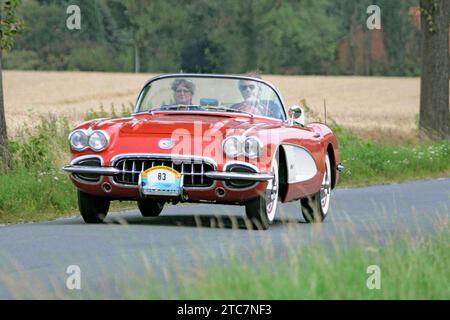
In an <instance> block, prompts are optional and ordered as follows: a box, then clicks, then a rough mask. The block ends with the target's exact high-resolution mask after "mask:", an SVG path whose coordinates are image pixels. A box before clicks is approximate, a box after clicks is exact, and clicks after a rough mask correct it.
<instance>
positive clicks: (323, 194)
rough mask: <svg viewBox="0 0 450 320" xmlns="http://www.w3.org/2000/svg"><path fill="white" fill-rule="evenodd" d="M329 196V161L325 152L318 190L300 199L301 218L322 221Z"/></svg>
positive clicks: (308, 220)
mask: <svg viewBox="0 0 450 320" xmlns="http://www.w3.org/2000/svg"><path fill="white" fill-rule="evenodd" d="M330 198H331V163H330V157H329V155H328V153H327V155H326V157H325V173H324V175H323V179H322V185H321V187H320V190H319V192H317V193H316V194H314V195H312V196H309V197H308V198H304V199H301V200H300V202H301V207H302V214H303V218H305V220H306V222H308V223H312V222H322V221H323V220H324V219H325V218H326V217H327V213H328V210H329V208H330Z"/></svg>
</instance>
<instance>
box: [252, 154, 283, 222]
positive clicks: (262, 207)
mask: <svg viewBox="0 0 450 320" xmlns="http://www.w3.org/2000/svg"><path fill="white" fill-rule="evenodd" d="M271 172H272V173H273V175H274V178H273V179H272V180H270V181H269V182H268V183H267V188H266V190H265V193H264V194H261V195H259V196H258V197H257V198H255V199H253V200H250V201H249V202H247V203H246V204H245V213H246V215H247V218H248V219H250V221H251V222H252V224H253V226H254V227H255V228H256V229H261V230H266V229H268V228H269V225H271V224H272V223H273V221H274V220H275V215H276V212H277V209H278V192H279V178H278V176H279V175H278V157H277V156H275V158H274V159H273V161H272V169H271Z"/></svg>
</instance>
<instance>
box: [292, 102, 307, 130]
mask: <svg viewBox="0 0 450 320" xmlns="http://www.w3.org/2000/svg"><path fill="white" fill-rule="evenodd" d="M289 116H290V119H291V125H293V124H294V123H297V124H300V125H301V126H304V125H305V112H304V111H303V108H302V107H300V106H292V107H290V108H289Z"/></svg>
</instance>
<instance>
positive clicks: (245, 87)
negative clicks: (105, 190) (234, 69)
mask: <svg viewBox="0 0 450 320" xmlns="http://www.w3.org/2000/svg"><path fill="white" fill-rule="evenodd" d="M239 91H240V92H241V95H242V98H244V101H243V102H241V103H238V104H235V105H233V106H232V108H233V109H236V110H239V111H243V112H249V113H251V114H254V115H266V110H265V109H266V108H265V107H264V106H263V105H262V104H261V103H260V97H261V92H262V88H261V85H260V83H259V82H256V81H252V80H239Z"/></svg>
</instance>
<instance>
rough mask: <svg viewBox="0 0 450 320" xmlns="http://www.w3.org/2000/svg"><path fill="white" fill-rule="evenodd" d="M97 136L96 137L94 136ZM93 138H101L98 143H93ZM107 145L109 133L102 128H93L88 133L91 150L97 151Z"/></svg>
mask: <svg viewBox="0 0 450 320" xmlns="http://www.w3.org/2000/svg"><path fill="white" fill-rule="evenodd" d="M96 137H98V138H96ZM93 139H101V144H100V145H97V146H95V145H93V141H95V140H93ZM108 146H109V135H108V133H107V132H106V131H103V130H94V131H92V132H91V134H90V135H89V148H91V149H92V150H93V151H96V152H99V151H103V150H105V149H106V148H108Z"/></svg>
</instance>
